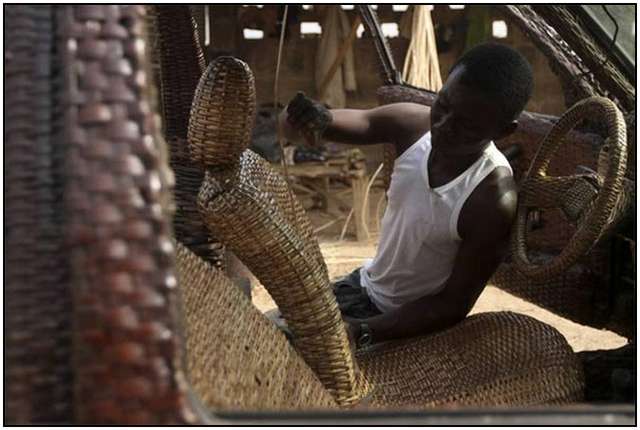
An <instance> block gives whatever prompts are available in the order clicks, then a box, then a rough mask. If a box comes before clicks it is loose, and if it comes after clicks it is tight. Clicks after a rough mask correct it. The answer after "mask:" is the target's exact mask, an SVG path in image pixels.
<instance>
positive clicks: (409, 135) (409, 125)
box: [389, 103, 431, 155]
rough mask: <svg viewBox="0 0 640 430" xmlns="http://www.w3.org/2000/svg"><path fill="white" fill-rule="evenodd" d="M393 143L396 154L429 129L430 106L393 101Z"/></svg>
mask: <svg viewBox="0 0 640 430" xmlns="http://www.w3.org/2000/svg"><path fill="white" fill-rule="evenodd" d="M389 106H393V110H394V117H395V121H394V127H395V130H396V131H395V133H396V140H395V142H394V143H395V144H396V146H397V150H398V155H400V154H401V153H403V152H404V151H405V150H406V149H407V148H409V147H410V146H411V145H413V144H414V143H415V142H416V141H417V140H418V139H419V138H420V137H422V136H423V135H424V134H425V133H426V132H428V131H429V130H430V129H431V108H430V107H429V106H425V105H421V104H418V103H394V104H392V105H389Z"/></svg>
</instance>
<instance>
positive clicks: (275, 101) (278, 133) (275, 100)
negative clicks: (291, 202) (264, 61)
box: [273, 5, 291, 192]
mask: <svg viewBox="0 0 640 430" xmlns="http://www.w3.org/2000/svg"><path fill="white" fill-rule="evenodd" d="M288 13H289V5H285V7H284V13H283V16H282V26H281V27H280V43H278V57H277V60H276V75H275V79H274V83H273V108H274V109H278V94H279V90H280V88H279V82H280V61H281V60H282V48H283V46H284V34H285V30H286V28H287V14H288ZM276 136H277V139H278V146H279V147H280V161H281V163H282V171H283V173H284V179H285V181H286V182H287V185H288V187H287V188H288V189H289V191H290V192H291V184H289V170H288V168H287V162H286V160H285V155H284V142H283V138H282V127H281V126H280V121H279V120H277V119H276Z"/></svg>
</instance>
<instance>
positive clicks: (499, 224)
mask: <svg viewBox="0 0 640 430" xmlns="http://www.w3.org/2000/svg"><path fill="white" fill-rule="evenodd" d="M517 207H518V192H517V185H516V182H515V180H514V178H513V174H512V173H511V170H510V169H508V168H506V167H498V168H496V169H494V170H493V171H492V172H491V173H489V175H487V177H486V178H485V179H483V180H482V182H480V184H479V185H478V186H477V187H476V189H475V190H474V191H473V192H472V193H471V195H470V196H469V198H468V199H467V201H466V202H465V204H464V206H463V209H462V212H461V214H460V224H459V227H460V231H461V235H462V236H463V237H464V236H465V233H466V234H467V235H469V234H470V233H472V232H474V231H475V230H478V229H479V227H480V226H482V229H484V230H487V233H490V234H496V235H500V234H508V233H509V230H510V228H511V224H512V223H513V220H514V219H515V215H516V210H517ZM479 220H482V221H481V222H479Z"/></svg>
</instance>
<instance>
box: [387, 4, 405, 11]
mask: <svg viewBox="0 0 640 430" xmlns="http://www.w3.org/2000/svg"><path fill="white" fill-rule="evenodd" d="M391 9H393V11H394V12H404V11H406V10H407V9H409V5H408V4H394V5H393V6H391Z"/></svg>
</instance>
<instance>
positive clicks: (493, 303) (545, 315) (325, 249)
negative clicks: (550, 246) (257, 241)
mask: <svg viewBox="0 0 640 430" xmlns="http://www.w3.org/2000/svg"><path fill="white" fill-rule="evenodd" d="M378 197H379V194H378V193H374V194H373V196H372V198H371V200H370V203H371V213H373V212H374V210H375V207H376V205H377V202H378ZM308 213H309V216H310V218H311V221H312V224H313V225H314V226H315V227H316V228H318V227H320V226H324V225H326V224H327V223H328V222H329V221H331V220H333V219H335V217H333V216H331V215H328V214H327V213H326V211H323V210H313V209H312V210H309V211H308ZM369 225H370V231H371V239H370V240H368V241H366V242H357V241H356V240H355V237H354V236H355V234H354V231H353V222H351V223H350V225H349V226H348V228H347V230H346V234H345V237H344V239H343V240H339V238H340V235H341V233H342V229H343V226H344V220H341V221H339V222H336V223H334V224H333V225H331V226H330V227H328V228H325V229H324V230H322V231H320V232H319V233H318V237H319V241H320V248H321V250H322V254H323V255H324V258H325V262H326V264H327V267H328V269H329V276H330V277H331V279H335V278H338V277H340V276H342V275H345V274H347V273H349V272H351V271H352V270H353V269H355V268H356V267H358V266H360V265H362V263H363V262H364V260H366V259H367V258H372V257H373V256H374V254H375V249H376V245H377V232H376V225H377V223H376V220H375V219H374V217H373V216H372V219H371V220H370V221H369ZM252 284H253V288H252V300H253V303H254V305H255V306H256V307H257V308H258V309H260V310H261V311H262V312H267V311H269V310H271V309H274V308H275V307H276V305H275V303H274V302H273V300H272V299H271V297H270V296H269V294H268V292H267V291H266V290H265V289H264V287H263V286H262V285H260V284H259V283H258V282H257V281H256V280H255V279H253V280H252ZM507 310H508V311H513V312H518V313H522V314H526V315H530V316H532V317H534V318H536V319H538V320H540V321H543V322H545V323H547V324H550V325H552V326H553V327H555V328H556V329H557V330H558V331H560V332H561V333H562V334H563V335H564V337H565V338H566V339H567V341H568V342H569V344H570V345H571V346H572V348H573V349H574V351H576V352H578V351H585V350H596V349H613V348H617V347H620V346H623V345H625V344H626V343H627V342H626V339H625V338H623V337H621V336H619V335H617V334H616V333H613V332H610V331H607V330H598V329H593V328H591V327H587V326H583V325H580V324H577V323H574V322H573V321H570V320H567V319H565V318H562V317H560V316H558V315H555V314H554V313H552V312H549V311H547V310H545V309H543V308H541V307H539V306H536V305H534V304H532V303H529V302H527V301H525V300H522V299H520V298H518V297H515V296H513V295H511V294H509V293H506V292H504V291H502V290H500V289H498V288H496V287H494V286H491V285H488V286H487V287H486V288H485V290H484V292H483V293H482V294H481V296H480V298H479V299H478V302H477V303H476V305H475V306H474V308H473V309H472V311H471V313H472V314H473V313H478V312H490V311H507Z"/></svg>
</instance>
